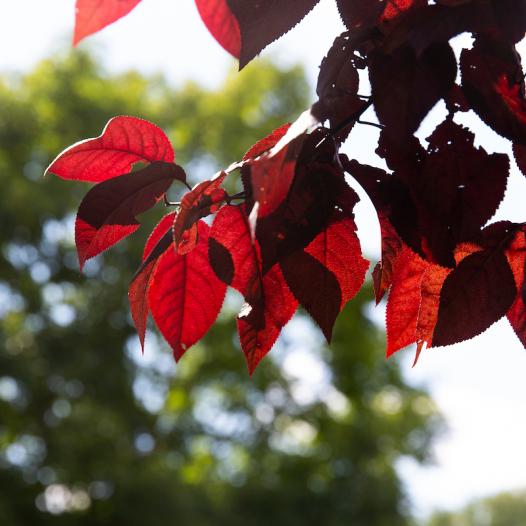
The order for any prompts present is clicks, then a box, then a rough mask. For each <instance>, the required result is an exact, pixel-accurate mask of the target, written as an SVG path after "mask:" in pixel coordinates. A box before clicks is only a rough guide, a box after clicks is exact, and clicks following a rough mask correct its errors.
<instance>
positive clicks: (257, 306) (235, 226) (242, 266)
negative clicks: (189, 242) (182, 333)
mask: <svg viewBox="0 0 526 526" xmlns="http://www.w3.org/2000/svg"><path fill="white" fill-rule="evenodd" d="M209 257H210V262H211V264H212V267H213V268H214V270H215V272H216V274H217V275H218V276H219V277H220V278H221V279H222V280H223V281H224V282H225V283H227V284H228V285H230V286H232V287H233V288H235V289H236V290H238V291H239V292H241V294H243V296H244V297H245V301H246V303H245V306H244V308H243V309H242V312H241V313H240V316H239V320H238V330H239V335H240V340H241V347H242V349H243V352H244V353H245V356H246V359H247V364H248V368H249V371H250V374H252V373H253V372H254V370H255V368H256V366H257V364H258V363H259V362H260V360H261V359H262V358H263V357H264V356H265V355H266V354H267V353H268V352H269V351H270V349H271V348H272V346H273V345H274V342H275V341H276V339H277V338H278V336H279V334H280V332H281V329H282V328H283V326H284V325H285V324H286V323H287V322H288V321H289V320H290V318H291V317H292V315H293V314H294V312H295V311H296V308H297V305H298V303H297V301H296V300H295V299H294V296H293V295H292V294H291V292H290V291H289V289H288V287H287V285H286V283H285V281H284V279H283V275H282V273H281V271H280V270H279V268H278V267H277V266H275V267H273V268H272V269H270V270H269V272H267V273H266V274H265V275H263V273H262V269H261V259H260V256H259V249H258V246H257V242H255V243H254V242H253V241H252V237H251V234H250V226H249V222H248V217H247V215H246V213H245V211H244V208H243V207H242V206H230V205H228V206H225V207H223V208H222V209H221V210H220V211H219V212H218V214H217V216H216V218H215V220H214V224H213V225H212V230H211V233H210V243H209Z"/></svg>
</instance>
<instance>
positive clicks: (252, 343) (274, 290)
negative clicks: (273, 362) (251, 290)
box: [237, 265, 298, 374]
mask: <svg viewBox="0 0 526 526" xmlns="http://www.w3.org/2000/svg"><path fill="white" fill-rule="evenodd" d="M261 283H262V290H263V296H264V310H263V317H264V324H263V326H259V322H256V323H254V321H253V316H252V308H253V307H252V305H250V304H248V303H247V304H246V305H245V307H244V308H243V309H242V311H241V313H240V314H239V317H238V320H237V329H238V332H239V339H240V341H241V348H242V349H243V352H244V353H245V357H246V360H247V365H248V370H249V372H250V374H253V372H254V371H255V369H256V367H257V365H258V364H259V362H260V361H261V360H262V358H263V357H264V356H265V355H266V354H268V352H269V351H270V350H271V349H272V346H273V345H274V343H275V342H276V340H277V339H278V336H279V335H280V333H281V329H283V327H284V326H285V325H286V324H287V323H288V321H289V320H290V319H291V318H292V316H293V315H294V313H295V312H296V309H297V308H298V302H297V301H296V299H295V298H294V296H293V295H292V293H291V292H290V290H289V288H288V286H287V284H286V282H285V279H284V278H283V274H282V273H281V270H280V269H279V267H278V266H277V265H276V266H274V267H272V268H271V269H270V270H269V271H268V272H267V273H266V274H265V276H264V277H263V279H262V282H261ZM257 317H259V316H257Z"/></svg>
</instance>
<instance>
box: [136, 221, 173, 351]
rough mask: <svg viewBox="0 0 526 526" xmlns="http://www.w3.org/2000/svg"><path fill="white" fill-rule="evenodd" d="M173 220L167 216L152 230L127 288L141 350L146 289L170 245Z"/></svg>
mask: <svg viewBox="0 0 526 526" xmlns="http://www.w3.org/2000/svg"><path fill="white" fill-rule="evenodd" d="M174 219H175V213H171V214H167V215H166V216H164V217H163V218H162V219H161V221H160V222H159V224H158V225H157V226H156V227H155V228H154V230H153V232H152V233H151V234H150V237H149V238H148V241H147V242H146V246H145V247H144V253H143V257H142V265H141V267H140V268H139V270H138V271H137V272H136V274H135V276H134V277H133V279H132V281H131V283H130V286H129V288H128V300H129V302H130V310H131V315H132V318H133V322H134V323H135V327H136V329H137V333H138V335H139V340H140V341H141V347H142V349H143V350H144V337H145V335H146V322H147V319H148V312H149V310H150V309H149V307H148V288H149V286H150V280H151V277H152V275H153V272H154V270H155V266H156V264H157V260H158V259H159V257H161V255H162V254H163V253H164V252H165V251H166V250H168V249H169V248H170V246H171V245H172V234H171V232H170V229H171V227H172V225H173V222H174Z"/></svg>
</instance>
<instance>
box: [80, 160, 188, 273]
mask: <svg viewBox="0 0 526 526" xmlns="http://www.w3.org/2000/svg"><path fill="white" fill-rule="evenodd" d="M181 170H182V169H181V168H180V167H179V166H177V165H175V164H168V163H162V162H155V163H152V164H150V165H149V166H147V167H146V168H144V169H142V170H140V171H138V172H134V173H131V174H126V175H121V176H120V177H116V178H114V179H110V180H108V181H105V182H103V183H100V184H98V185H96V186H95V187H93V188H92V189H91V190H90V191H89V192H88V193H87V194H86V197H85V198H84V199H83V201H82V203H81V205H80V207H79V211H78V214H77V219H76V222H75V243H76V245H77V252H78V256H79V262H80V266H81V268H82V267H83V265H84V263H85V261H86V260H87V259H89V258H92V257H94V256H96V255H97V254H100V253H101V252H104V251H105V250H107V249H108V248H110V247H111V246H113V245H115V243H117V242H119V241H120V240H121V239H123V238H125V237H126V236H129V235H130V234H132V233H133V232H135V231H136V230H137V229H138V228H139V222H138V221H137V216H138V215H139V214H142V213H143V212H145V211H146V210H148V209H150V208H151V207H152V206H153V205H155V203H156V202H157V201H158V200H159V199H161V198H162V197H163V195H164V194H165V193H166V191H167V190H168V188H169V187H170V185H171V184H172V183H173V182H174V180H176V179H177V178H178V175H179V174H180V171H181Z"/></svg>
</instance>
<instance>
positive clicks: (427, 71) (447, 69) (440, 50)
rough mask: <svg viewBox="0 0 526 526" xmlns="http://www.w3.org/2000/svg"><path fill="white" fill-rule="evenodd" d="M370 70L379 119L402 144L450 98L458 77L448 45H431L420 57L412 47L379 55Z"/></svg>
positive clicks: (454, 60)
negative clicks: (443, 101)
mask: <svg viewBox="0 0 526 526" xmlns="http://www.w3.org/2000/svg"><path fill="white" fill-rule="evenodd" d="M369 68H370V69H369V78H370V80H371V88H372V95H373V99H374V107H375V110H376V113H377V115H378V118H379V120H380V122H381V123H382V124H385V126H386V133H388V134H389V135H390V137H391V139H393V140H397V141H399V142H401V143H403V142H405V141H406V140H407V137H408V135H410V134H412V133H413V132H414V131H416V130H417V129H418V127H419V126H420V123H421V122H422V120H423V119H424V117H425V116H426V115H427V114H428V112H429V111H430V110H431V108H433V106H434V105H435V104H436V103H437V102H438V101H439V100H440V99H441V98H442V97H445V96H447V94H448V92H449V90H450V89H451V87H452V86H453V84H454V82H455V77H456V74H457V66H456V59H455V55H454V53H453V50H452V49H451V46H450V45H449V44H447V43H437V44H432V45H431V46H430V47H428V48H427V49H426V50H425V51H424V52H423V53H422V55H420V56H417V55H416V53H415V51H414V50H413V49H411V48H410V47H409V46H405V47H402V48H400V49H398V50H396V51H395V52H394V53H393V54H392V55H390V54H383V53H380V52H377V53H375V54H374V55H373V57H372V60H371V62H370V66H369Z"/></svg>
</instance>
